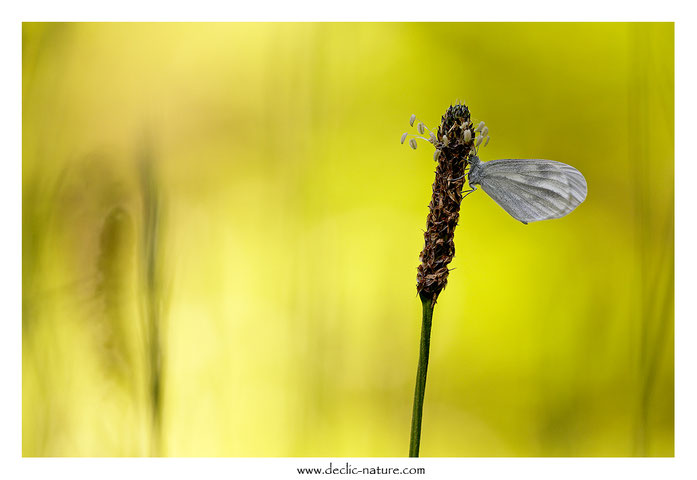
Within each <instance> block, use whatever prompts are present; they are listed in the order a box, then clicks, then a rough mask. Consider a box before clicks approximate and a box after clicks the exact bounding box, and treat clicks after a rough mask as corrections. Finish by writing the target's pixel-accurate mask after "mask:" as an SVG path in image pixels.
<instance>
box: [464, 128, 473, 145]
mask: <svg viewBox="0 0 697 480" xmlns="http://www.w3.org/2000/svg"><path fill="white" fill-rule="evenodd" d="M464 137H465V143H470V142H471V141H472V132H471V131H470V130H469V129H467V130H465V135H464Z"/></svg>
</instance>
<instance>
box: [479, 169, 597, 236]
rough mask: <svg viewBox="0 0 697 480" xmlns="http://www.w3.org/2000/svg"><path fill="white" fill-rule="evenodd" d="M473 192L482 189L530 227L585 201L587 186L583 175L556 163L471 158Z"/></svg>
mask: <svg viewBox="0 0 697 480" xmlns="http://www.w3.org/2000/svg"><path fill="white" fill-rule="evenodd" d="M468 163H469V166H470V168H469V172H468V174H467V181H468V182H469V185H470V188H471V189H472V190H470V191H469V192H467V194H469V193H471V192H473V191H475V190H476V189H477V187H476V186H477V185H479V186H481V187H482V190H484V191H485V192H486V193H487V195H489V196H490V197H491V198H492V199H493V200H494V201H495V202H496V203H498V204H499V205H500V206H501V208H503V209H504V210H505V211H506V212H508V214H509V215H511V216H512V217H513V218H515V219H516V220H518V221H520V222H522V223H524V224H528V223H530V222H538V221H540V220H549V219H553V218H561V217H563V216H564V215H567V214H569V213H571V212H572V211H573V210H574V209H575V208H576V207H578V206H579V205H580V204H581V203H582V202H583V201H584V200H585V199H586V195H587V193H588V186H587V184H586V179H585V178H584V177H583V174H581V172H579V171H578V170H576V169H575V168H574V167H572V166H570V165H566V164H565V163H561V162H555V161H553V160H538V159H535V160H522V159H503V160H491V161H488V162H483V161H481V160H480V159H479V157H478V156H476V155H472V156H471V157H469V158H468Z"/></svg>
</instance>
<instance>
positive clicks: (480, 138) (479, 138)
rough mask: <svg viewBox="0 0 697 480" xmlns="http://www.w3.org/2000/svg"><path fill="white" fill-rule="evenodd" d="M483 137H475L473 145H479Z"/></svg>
mask: <svg viewBox="0 0 697 480" xmlns="http://www.w3.org/2000/svg"><path fill="white" fill-rule="evenodd" d="M483 138H484V137H477V142H476V143H475V146H476V147H478V146H479V145H481V144H482V139H483Z"/></svg>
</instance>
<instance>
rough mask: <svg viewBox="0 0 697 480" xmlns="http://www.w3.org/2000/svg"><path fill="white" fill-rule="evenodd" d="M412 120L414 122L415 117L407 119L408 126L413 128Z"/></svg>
mask: <svg viewBox="0 0 697 480" xmlns="http://www.w3.org/2000/svg"><path fill="white" fill-rule="evenodd" d="M414 120H416V115H412V116H411V117H409V126H410V127H413V126H414Z"/></svg>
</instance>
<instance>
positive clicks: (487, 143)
mask: <svg viewBox="0 0 697 480" xmlns="http://www.w3.org/2000/svg"><path fill="white" fill-rule="evenodd" d="M490 138H491V137H490V136H489V135H487V136H486V141H485V142H484V146H485V147H486V146H487V145H489V139H490Z"/></svg>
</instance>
